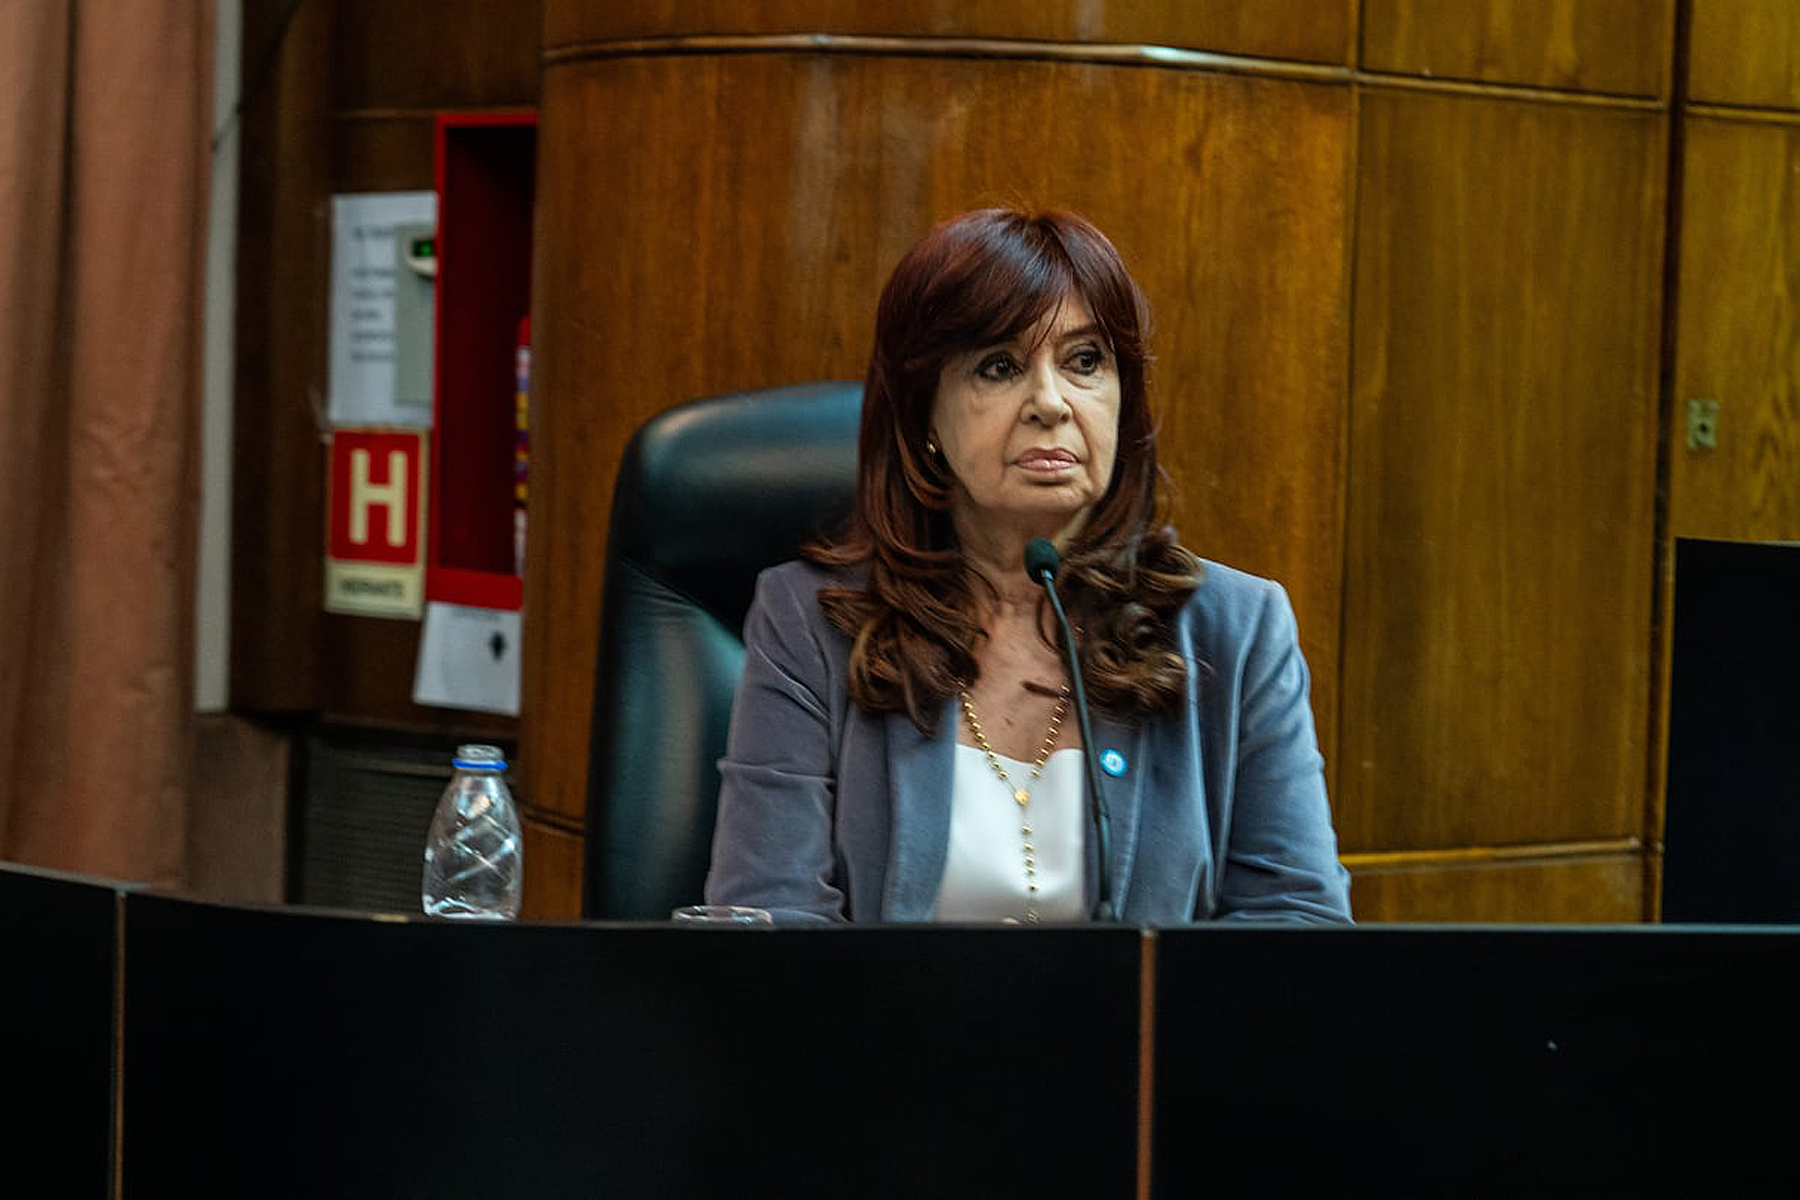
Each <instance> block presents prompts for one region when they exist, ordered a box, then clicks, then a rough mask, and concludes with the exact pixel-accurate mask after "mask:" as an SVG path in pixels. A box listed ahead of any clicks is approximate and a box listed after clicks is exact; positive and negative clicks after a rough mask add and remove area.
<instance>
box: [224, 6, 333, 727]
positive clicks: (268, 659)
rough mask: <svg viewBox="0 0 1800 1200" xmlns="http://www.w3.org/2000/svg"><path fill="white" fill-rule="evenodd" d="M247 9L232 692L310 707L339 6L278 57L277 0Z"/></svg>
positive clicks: (258, 705)
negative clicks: (270, 50)
mask: <svg viewBox="0 0 1800 1200" xmlns="http://www.w3.org/2000/svg"><path fill="white" fill-rule="evenodd" d="M244 15H245V22H244V47H245V49H244V71H245V73H246V79H247V80H250V81H253V82H254V86H248V87H246V90H245V99H244V108H243V112H242V117H241V138H242V152H241V154H242V157H241V166H240V178H239V200H238V252H237V253H238V259H237V297H238V300H237V313H236V322H235V332H236V346H235V360H236V368H235V369H236V374H235V380H234V385H235V391H236V404H235V410H234V415H233V422H232V437H233V447H232V457H233V470H232V514H231V537H232V552H231V703H232V706H233V707H234V708H237V709H254V710H264V711H270V710H274V711H295V710H302V711H303V710H310V709H314V708H316V707H317V706H318V704H319V682H320V681H319V673H318V666H319V661H320V647H321V645H322V638H323V613H322V611H321V607H320V597H321V596H322V595H323V594H324V578H323V565H322V561H321V560H322V548H323V546H324V544H325V540H324V511H325V469H324V468H325V459H324V456H323V454H322V453H321V451H320V448H319V435H318V425H317V422H316V420H315V417H314V406H315V403H323V397H324V380H325V353H326V346H325V338H326V327H325V326H326V315H325V314H326V311H327V309H326V288H327V286H328V285H329V282H330V261H331V259H330V241H329V238H330V210H329V205H328V197H329V196H330V194H331V188H332V179H331V174H330V172H331V158H330V149H329V146H328V143H327V140H326V130H327V128H328V127H329V122H330V113H331V100H330V92H329V87H328V83H329V79H330V71H329V64H330V56H331V13H330V10H329V9H327V8H324V7H321V6H317V5H313V6H306V7H303V8H301V9H299V10H298V11H297V12H296V14H295V15H294V18H293V21H292V24H291V26H290V27H288V28H287V30H286V33H285V38H284V39H283V40H282V42H281V43H280V46H281V49H280V53H279V55H278V56H277V57H275V58H273V59H271V60H265V58H264V53H265V51H264V47H268V46H271V45H274V44H276V43H275V39H276V37H277V36H278V34H279V32H280V27H279V24H278V22H277V21H276V19H275V18H276V12H275V9H274V6H272V5H266V4H265V5H248V6H246V8H245V14H244ZM259 69H260V70H262V71H266V72H267V73H266V74H263V75H258V74H256V72H258V71H259Z"/></svg>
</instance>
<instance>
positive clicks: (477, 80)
mask: <svg viewBox="0 0 1800 1200" xmlns="http://www.w3.org/2000/svg"><path fill="white" fill-rule="evenodd" d="M540 8H541V6H540V4H538V3H536V2H533V0H524V2H521V0H431V3H430V4H420V3H418V0H350V2H349V3H341V2H340V3H338V4H336V5H335V13H336V18H337V37H336V48H337V53H336V55H335V59H334V62H333V76H334V79H333V84H334V87H333V90H334V100H335V104H336V107H337V109H338V110H339V111H340V112H343V111H354V110H357V109H382V108H392V109H408V110H412V111H415V112H418V111H425V112H430V111H433V110H436V109H445V108H486V107H492V106H495V105H509V104H529V103H531V102H532V100H533V99H535V98H536V96H537V83H538V39H539V35H540V31H541V20H542V17H541V12H540Z"/></svg>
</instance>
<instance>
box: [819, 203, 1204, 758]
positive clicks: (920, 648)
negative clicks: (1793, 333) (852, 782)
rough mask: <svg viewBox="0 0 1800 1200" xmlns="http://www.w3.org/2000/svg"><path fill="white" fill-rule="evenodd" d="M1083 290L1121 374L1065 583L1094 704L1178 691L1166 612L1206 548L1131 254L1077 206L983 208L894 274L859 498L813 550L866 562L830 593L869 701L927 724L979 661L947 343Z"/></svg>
mask: <svg viewBox="0 0 1800 1200" xmlns="http://www.w3.org/2000/svg"><path fill="white" fill-rule="evenodd" d="M1069 296H1079V297H1080V298H1081V299H1082V300H1083V301H1084V302H1085V303H1086V305H1087V308H1088V311H1089V312H1090V313H1091V314H1092V316H1093V318H1094V320H1095V321H1096V323H1098V324H1099V326H1100V328H1101V329H1102V330H1103V331H1104V333H1105V335H1106V338H1107V340H1108V342H1109V343H1110V346H1111V349H1112V353H1113V359H1114V362H1115V363H1116V366H1117V371H1118V375H1119V429H1118V449H1117V455H1116V458H1115V461H1114V466H1113V477H1112V481H1111V484H1110V486H1109V487H1108V488H1107V490H1106V492H1105V493H1104V494H1103V495H1102V496H1101V498H1100V500H1099V502H1098V503H1097V504H1096V505H1095V506H1094V510H1093V512H1092V513H1091V514H1090V516H1089V518H1088V521H1087V523H1086V524H1085V525H1084V527H1083V528H1082V531H1081V532H1080V534H1079V535H1078V536H1077V538H1076V540H1075V543H1074V544H1073V545H1071V546H1069V547H1066V548H1065V551H1064V556H1063V566H1062V569H1061V571H1060V573H1059V574H1058V577H1057V586H1058V588H1059V590H1060V591H1061V592H1062V594H1063V596H1064V603H1065V604H1066V606H1067V607H1068V608H1069V609H1070V617H1071V619H1072V620H1074V621H1075V622H1076V624H1077V625H1078V626H1080V627H1081V628H1082V629H1083V630H1084V634H1083V639H1082V640H1083V646H1082V667H1083V671H1084V674H1085V676H1086V681H1087V688H1088V691H1089V693H1090V694H1091V695H1092V696H1093V698H1094V700H1095V701H1096V703H1098V704H1100V705H1102V706H1105V707H1110V708H1113V709H1116V710H1119V711H1121V712H1127V713H1129V712H1148V711H1153V710H1155V709H1158V708H1161V707H1163V706H1165V705H1166V704H1168V703H1169V702H1171V701H1172V700H1174V699H1175V698H1176V697H1178V696H1179V695H1180V694H1181V691H1182V684H1183V681H1184V679H1185V669H1186V667H1185V663H1184V661H1183V660H1182V659H1181V657H1180V656H1179V655H1177V654H1174V653H1173V652H1172V651H1171V649H1170V646H1171V643H1172V638H1171V635H1170V631H1169V622H1170V620H1171V618H1172V616H1173V614H1174V611H1175V610H1176V609H1178V608H1179V607H1180V605H1181V603H1182V602H1183V601H1185V600H1186V598H1187V597H1188V595H1189V594H1191V593H1192V591H1193V589H1194V587H1195V585H1196V583H1197V580H1198V576H1199V563H1198V561H1197V560H1196V559H1195V558H1194V557H1193V555H1191V554H1189V553H1188V552H1187V551H1185V550H1183V549H1182V548H1181V547H1180V546H1179V545H1177V544H1176V542H1175V538H1174V533H1173V531H1171V530H1169V529H1167V528H1166V527H1163V526H1161V525H1160V524H1159V521H1158V518H1159V513H1160V508H1161V492H1162V473H1161V470H1160V468H1159V467H1158V465H1157V461H1156V427H1155V422H1154V419H1153V417H1152V414H1151V412H1150V403H1149V396H1148V389H1147V382H1146V376H1147V373H1148V366H1149V353H1148V350H1147V338H1148V328H1147V326H1148V309H1147V307H1146V305H1145V303H1144V298H1143V294H1142V292H1140V291H1139V289H1138V286H1137V284H1136V282H1135V281H1134V280H1133V279H1132V278H1131V275H1130V273H1129V272H1128V271H1127V270H1126V269H1125V264H1124V262H1123V260H1122V259H1121V258H1120V257H1119V252H1118V251H1117V250H1116V249H1114V247H1113V245H1112V243H1111V242H1110V241H1108V240H1107V238H1106V235H1104V234H1102V233H1101V232H1100V231H1099V230H1098V229H1096V228H1095V227H1094V226H1093V225H1092V224H1090V223H1089V222H1088V221H1086V220H1085V219H1083V218H1081V217H1079V216H1076V215H1075V214H1073V213H1068V212H1044V213H1028V212H1021V211H1017V210H1013V209H999V208H992V209H982V210H980V211H977V212H971V213H965V214H963V215H962V216H959V217H954V218H952V219H950V220H948V221H945V222H943V223H942V224H940V225H938V226H937V227H936V228H934V229H933V230H932V231H931V232H930V233H928V234H927V235H926V236H925V237H924V238H923V239H922V240H920V241H919V243H918V244H917V245H915V246H914V247H913V248H912V249H911V250H910V251H908V253H907V254H906V257H904V258H903V259H901V260H900V264H899V265H898V266H897V267H895V268H894V273H893V275H892V276H890V277H889V279H888V282H887V286H886V287H884V288H883V289H882V293H881V301H880V304H879V306H878V307H877V309H876V315H875V348H874V352H873V353H872V354H871V355H870V358H869V374H868V378H867V381H866V383H865V385H864V389H863V410H862V428H861V432H860V434H859V440H858V473H857V490H856V508H855V511H854V513H853V514H852V516H851V519H850V523H849V525H848V527H847V528H846V529H845V531H844V533H843V534H842V535H841V536H840V537H839V538H837V539H836V540H834V541H832V542H830V543H828V544H824V545H820V546H815V547H812V548H811V549H810V551H809V553H810V555H811V557H813V558H814V559H816V560H818V561H820V562H823V563H827V564H831V565H836V566H846V567H856V568H861V569H862V571H863V572H865V579H864V583H863V587H862V588H861V589H839V590H832V591H826V592H823V593H821V595H820V603H821V606H822V607H823V609H824V611H825V614H826V616H827V617H828V618H829V619H830V620H831V621H832V623H833V624H835V625H836V626H837V627H838V628H840V629H842V630H843V631H844V632H845V633H846V634H847V635H849V636H850V637H851V638H852V639H853V650H852V654H851V663H850V681H849V682H850V690H851V695H852V696H853V697H854V698H855V700H856V702H857V703H858V704H859V705H861V706H862V707H863V708H864V709H866V710H869V711H872V712H895V711H904V712H907V713H909V714H910V715H911V716H912V718H913V720H914V722H915V723H917V724H918V725H919V726H920V728H922V729H930V728H931V727H932V726H933V725H934V723H935V720H936V717H937V714H938V710H939V708H940V707H941V705H942V703H943V701H944V700H945V699H946V698H948V697H949V696H952V695H954V694H955V693H956V692H957V691H958V690H959V689H960V688H962V687H964V686H966V685H967V684H968V683H969V682H971V681H972V680H973V679H974V677H975V674H976V670H977V668H976V660H975V647H976V645H977V643H978V642H979V641H980V639H981V637H982V636H983V635H982V631H981V627H980V624H979V622H978V621H977V619H976V604H975V603H974V601H975V595H974V589H975V588H977V587H981V586H984V584H983V583H982V582H980V581H979V579H978V577H974V573H973V572H972V571H968V570H965V569H964V565H963V562H962V556H961V554H960V552H959V551H958V549H957V546H956V539H955V535H954V533H953V532H952V530H951V526H950V520H949V508H950V500H951V494H952V488H953V486H954V481H953V480H952V479H951V477H950V475H949V472H948V471H947V469H946V468H945V466H944V463H943V460H942V458H941V457H940V456H938V455H935V454H933V453H931V452H930V451H928V450H927V448H926V443H927V433H928V430H929V427H930V423H931V412H932V404H933V401H934V399H935V397H936V394H937V386H938V378H939V375H940V373H941V372H942V370H943V367H944V364H945V363H946V362H948V361H949V360H950V359H951V358H952V357H954V356H956V355H958V354H962V353H965V352H967V351H970V350H974V349H978V348H982V347H986V346H991V345H994V344H995V343H998V342H1003V341H1009V340H1011V339H1013V338H1016V337H1019V336H1020V335H1022V334H1023V333H1025V332H1026V331H1027V330H1030V329H1032V328H1034V327H1036V326H1037V324H1038V323H1039V322H1040V321H1042V320H1043V319H1044V317H1045V316H1046V315H1047V314H1049V313H1051V312H1052V311H1053V310H1054V309H1055V308H1056V306H1057V305H1059V304H1060V303H1062V301H1064V300H1065V299H1066V298H1068V297H1069Z"/></svg>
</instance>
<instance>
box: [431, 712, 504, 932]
mask: <svg viewBox="0 0 1800 1200" xmlns="http://www.w3.org/2000/svg"><path fill="white" fill-rule="evenodd" d="M452 765H453V766H455V768H456V775H455V776H454V777H453V778H452V779H451V780H450V786H449V787H447V788H445V789H444V796H443V798H442V799H441V800H439V801H438V806H437V812H436V813H435V814H433V816H432V818H431V833H430V835H429V836H428V837H427V838H426V840H425V886H424V892H423V900H424V907H425V912H426V914H427V915H429V916H433V917H472V918H477V919H486V920H491V921H509V920H511V919H512V918H514V917H516V916H518V915H519V885H520V880H521V878H522V877H523V871H522V864H521V862H520V858H519V810H518V809H517V808H515V807H514V806H513V798H512V793H511V792H510V791H508V790H507V788H506V780H505V778H504V777H503V773H504V772H505V770H506V759H505V758H503V757H502V756H501V754H500V751H499V750H497V749H495V748H494V747H493V746H461V747H458V748H457V751H456V758H455V759H454V760H453V761H452Z"/></svg>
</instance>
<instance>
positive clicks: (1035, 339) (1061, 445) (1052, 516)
mask: <svg viewBox="0 0 1800 1200" xmlns="http://www.w3.org/2000/svg"><path fill="white" fill-rule="evenodd" d="M931 433H932V438H933V440H934V441H936V442H937V444H938V447H939V449H940V450H942V452H943V455H944V460H945V461H946V462H947V463H948V464H949V466H950V472H951V474H952V475H953V476H955V479H956V487H955V493H954V498H953V501H952V514H953V517H954V519H955V520H956V522H957V523H958V525H959V527H962V528H964V529H968V530H969V531H970V532H974V533H977V534H982V535H987V536H1005V535H1006V534H1007V533H1008V532H1009V531H1010V532H1017V533H1021V534H1023V535H1024V536H1025V537H1027V538H1030V537H1050V536H1055V535H1056V534H1058V533H1063V532H1072V531H1073V530H1074V529H1075V528H1078V527H1079V524H1080V522H1081V521H1082V520H1084V519H1085V518H1086V516H1087V513H1088V511H1089V510H1090V509H1091V508H1092V507H1093V505H1094V504H1095V503H1096V502H1098V501H1099V499H1100V497H1101V496H1103V495H1105V494H1106V489H1107V485H1108V484H1110V483H1111V482H1112V472H1113V458H1114V453H1115V450H1116V448H1117V445H1118V437H1119V372H1118V364H1117V362H1116V361H1115V359H1114V358H1113V352H1112V347H1111V345H1109V344H1108V342H1107V339H1106V335H1105V334H1104V333H1103V332H1101V330H1100V327H1099V326H1098V325H1097V324H1096V323H1095V322H1094V319H1093V317H1092V316H1091V315H1090V314H1089V312H1088V307H1087V304H1086V303H1085V302H1084V301H1083V300H1082V299H1081V297H1080V296H1077V295H1073V294H1071V295H1070V296H1068V297H1067V298H1066V299H1065V300H1064V301H1063V302H1062V303H1061V304H1060V305H1059V306H1058V307H1056V308H1055V309H1052V310H1051V312H1050V313H1049V315H1047V316H1046V317H1045V318H1044V320H1043V321H1041V322H1039V323H1038V324H1037V325H1036V326H1035V327H1033V328H1032V329H1029V330H1027V331H1026V332H1025V333H1023V334H1021V335H1020V336H1019V337H1017V338H1016V339H1014V340H1012V341H1007V342H1000V343H998V344H996V345H992V346H984V347H981V348H979V349H976V350H972V351H969V352H967V353H965V354H959V355H956V356H955V357H953V358H951V359H950V361H949V362H947V363H945V364H944V368H943V370H942V371H941V372H940V373H939V375H938V386H937V396H936V397H935V399H934V400H933V402H932V408H931Z"/></svg>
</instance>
